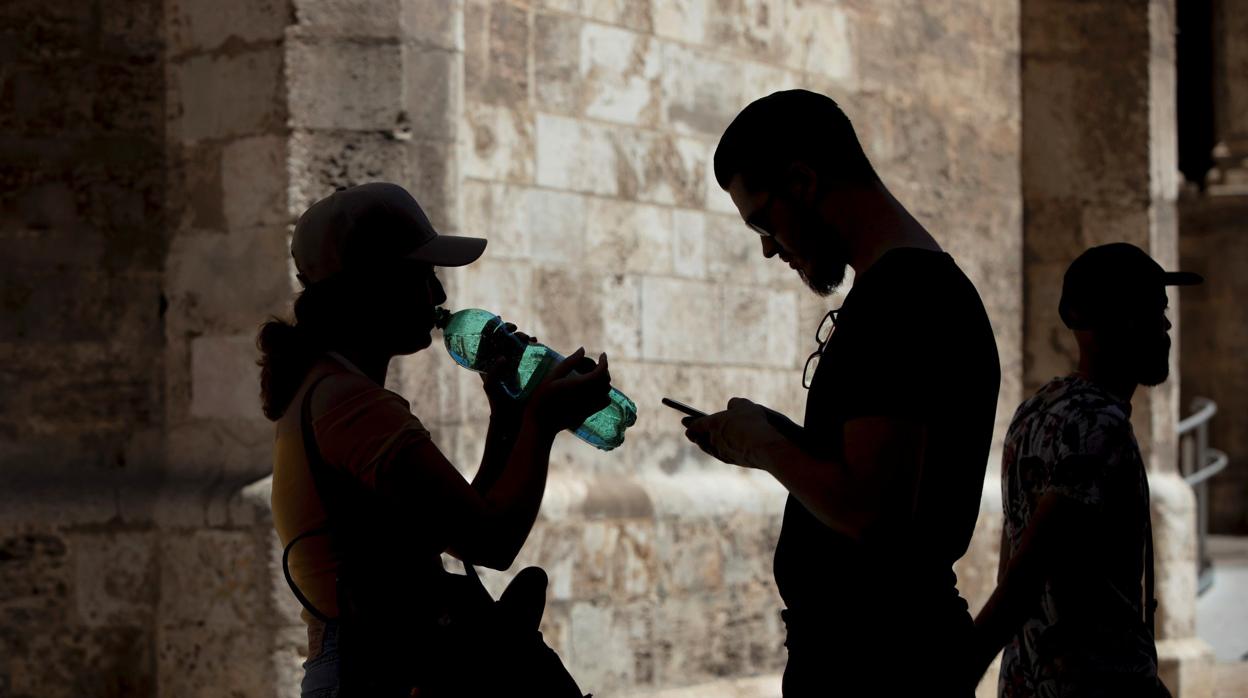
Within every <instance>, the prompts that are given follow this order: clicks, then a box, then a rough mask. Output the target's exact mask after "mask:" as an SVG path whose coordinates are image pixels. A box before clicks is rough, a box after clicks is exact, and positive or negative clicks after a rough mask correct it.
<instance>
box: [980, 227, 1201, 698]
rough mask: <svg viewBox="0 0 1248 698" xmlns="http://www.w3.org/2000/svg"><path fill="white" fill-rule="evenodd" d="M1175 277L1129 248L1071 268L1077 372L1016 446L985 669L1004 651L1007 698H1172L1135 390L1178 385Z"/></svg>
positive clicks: (1013, 436)
mask: <svg viewBox="0 0 1248 698" xmlns="http://www.w3.org/2000/svg"><path fill="white" fill-rule="evenodd" d="M1201 281H1202V279H1201V278H1200V276H1198V275H1196V274H1190V273H1184V272H1167V271H1165V270H1164V269H1162V267H1161V265H1159V264H1157V262H1155V261H1153V260H1152V259H1151V258H1150V257H1149V256H1148V255H1147V254H1146V253H1145V252H1144V251H1143V250H1141V249H1139V248H1138V247H1135V246H1133V245H1129V244H1126V243H1115V244H1110V245H1103V246H1100V247H1094V248H1092V249H1090V250H1087V251H1086V252H1084V253H1083V254H1082V255H1080V257H1079V258H1078V259H1076V260H1075V261H1074V263H1072V264H1071V265H1070V268H1069V269H1068V270H1067V272H1066V277H1065V280H1064V282H1063V285H1062V298H1061V303H1060V306H1059V311H1060V313H1061V317H1062V322H1064V323H1065V324H1066V326H1067V327H1068V328H1070V329H1071V330H1072V331H1073V332H1074V334H1075V338H1076V340H1077V341H1078V344H1079V366H1078V369H1077V370H1076V371H1075V372H1074V373H1072V374H1070V375H1068V376H1063V377H1060V378H1054V379H1053V380H1051V381H1049V383H1048V384H1046V385H1045V386H1044V387H1042V388H1040V390H1039V391H1038V392H1037V393H1036V394H1035V395H1033V396H1032V397H1031V398H1029V399H1028V400H1027V401H1025V402H1024V403H1023V404H1022V406H1021V407H1019V409H1018V412H1017V413H1015V415H1014V420H1013V422H1012V423H1011V424H1010V429H1009V432H1008V433H1007V434H1006V440H1005V451H1004V456H1003V459H1002V464H1001V494H1002V505H1003V509H1004V519H1005V521H1004V526H1003V530H1002V540H1001V567H1000V572H999V574H998V578H997V581H998V586H997V589H996V591H995V592H994V593H993V595H992V597H991V598H990V599H989V601H988V603H987V604H986V605H985V607H984V609H983V611H981V612H980V614H979V617H978V618H976V620H975V625H976V632H977V637H978V643H977V645H978V652H977V654H978V656H977V657H976V661H977V666H978V667H979V668H980V670H981V671H982V669H983V668H984V667H986V666H987V665H988V663H989V662H991V661H992V659H993V657H994V656H995V655H996V653H997V651H998V650H1000V649H1001V648H1002V646H1003V645H1004V655H1003V658H1002V663H1001V677H1000V683H999V693H1000V695H1001V696H1076V695H1077V696H1128V695H1129V696H1168V695H1169V693H1168V692H1167V690H1166V689H1165V687H1164V686H1163V685H1162V684H1161V681H1160V680H1159V679H1158V677H1157V649H1156V644H1155V637H1154V633H1153V611H1154V608H1155V605H1156V604H1155V602H1154V601H1153V560H1152V557H1153V554H1152V527H1151V525H1150V520H1149V491H1148V478H1147V474H1146V471H1145V467H1144V460H1143V458H1142V457H1141V455H1140V448H1139V445H1138V444H1137V443H1136V440H1135V434H1134V432H1133V431H1132V428H1131V397H1132V395H1134V393H1135V391H1136V389H1137V388H1138V387H1139V386H1141V385H1143V386H1154V385H1158V384H1160V383H1162V382H1163V381H1165V380H1166V377H1167V375H1168V373H1169V365H1170V337H1169V330H1170V327H1171V325H1170V321H1169V320H1168V319H1167V318H1166V309H1167V307H1168V299H1167V297H1166V286H1175V285H1190V284H1196V283H1200V282H1201Z"/></svg>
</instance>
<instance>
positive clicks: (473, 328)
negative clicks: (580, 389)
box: [437, 308, 637, 451]
mask: <svg viewBox="0 0 1248 698" xmlns="http://www.w3.org/2000/svg"><path fill="white" fill-rule="evenodd" d="M437 326H438V327H439V328H441V330H442V338H443V341H444V342H445V343H446V351H447V353H449V354H450V355H451V358H452V359H454V360H455V363H457V364H459V365H460V366H463V367H464V368H466V369H469V370H471V371H476V372H478V373H485V372H486V371H487V370H489V368H490V367H491V366H493V365H494V362H495V361H497V359H498V357H500V356H501V357H504V358H506V359H508V360H512V361H516V359H517V357H518V359H519V360H518V361H516V372H515V373H514V374H513V375H509V376H508V377H507V378H506V379H504V381H503V388H504V390H506V391H507V394H508V395H510V396H511V397H513V398H515V399H517V400H524V399H527V398H528V397H529V395H530V394H531V393H532V392H533V390H534V389H536V388H537V386H538V385H540V384H541V382H542V378H543V377H544V376H545V375H546V372H547V371H549V370H550V369H552V368H554V367H555V366H556V365H557V364H558V363H559V362H560V361H562V360H563V359H564V357H563V356H562V355H560V354H559V352H557V351H555V350H553V349H551V348H550V347H548V346H546V345H544V344H535V343H532V342H524V341H522V340H521V339H520V338H518V337H516V336H515V335H514V334H513V333H512V332H511V331H509V330H508V329H507V327H506V326H505V323H504V322H503V320H502V318H500V317H499V316H497V315H495V314H494V313H491V312H489V311H488V310H480V309H478V308H468V309H466V310H460V311H458V312H455V313H452V312H450V311H448V310H446V309H445V308H438V309H437ZM609 397H610V399H611V404H609V405H607V406H606V407H604V408H602V409H601V410H599V411H598V412H595V413H594V414H592V415H590V416H589V418H588V419H586V420H585V421H584V422H583V423H581V425H580V426H579V427H577V428H576V429H575V431H574V433H575V434H576V435H577V436H578V437H580V438H581V440H583V441H585V442H587V443H589V444H591V445H593V446H595V447H597V448H600V449H602V450H604V451H610V450H611V449H613V448H615V447H616V446H619V445H620V444H622V443H624V430H625V429H627V428H629V427H631V426H632V425H633V424H635V423H636V422H637V405H635V404H633V401H632V400H630V399H628V396H626V395H625V394H624V393H621V392H620V391H618V390H616V389H615V388H612V389H611V392H610V393H609Z"/></svg>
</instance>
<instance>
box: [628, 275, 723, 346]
mask: <svg viewBox="0 0 1248 698" xmlns="http://www.w3.org/2000/svg"><path fill="white" fill-rule="evenodd" d="M718 304H719V297H718V294H717V293H716V291H715V287H714V286H713V285H712V284H708V283H704V282H699V281H685V280H677V279H661V278H644V279H643V280H642V285H641V307H642V308H644V309H645V312H644V313H643V316H642V328H641V353H642V356H643V357H645V358H646V359H647V360H656V361H688V362H692V363H705V362H714V361H717V360H718V359H719V352H720V347H721V346H722V345H721V343H720V341H721V340H720V326H719V314H718Z"/></svg>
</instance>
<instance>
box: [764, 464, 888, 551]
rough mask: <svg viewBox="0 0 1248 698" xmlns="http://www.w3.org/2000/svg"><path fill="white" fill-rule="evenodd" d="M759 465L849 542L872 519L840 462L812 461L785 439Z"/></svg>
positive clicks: (863, 497)
mask: <svg viewBox="0 0 1248 698" xmlns="http://www.w3.org/2000/svg"><path fill="white" fill-rule="evenodd" d="M760 460H762V461H764V462H762V463H760V464H759V465H760V466H762V467H763V468H764V469H765V470H767V472H769V473H771V474H772V476H773V477H775V478H776V479H777V480H779V481H780V484H781V485H784V488H785V489H787V490H788V491H789V493H790V494H792V495H793V496H794V497H796V498H797V500H798V501H799V502H801V503H802V506H804V507H806V509H807V510H808V511H810V513H812V514H814V515H815V517H816V518H818V519H819V521H821V522H822V523H823V525H825V526H827V527H828V528H831V529H833V530H835V531H837V532H839V533H842V534H844V535H846V536H849V537H850V538H853V539H856V540H857V539H861V538H862V535H863V533H864V531H865V530H866V529H867V527H868V526H869V524H870V522H871V520H872V516H871V515H870V513H869V511H868V510H867V509H866V508H865V507H864V504H868V502H867V499H868V497H866V496H865V493H864V492H862V491H861V490H862V488H861V487H859V486H858V484H857V483H856V482H855V481H854V480H853V478H852V477H851V476H850V474H849V472H848V469H847V468H846V467H845V464H844V463H840V462H837V461H834V460H823V459H820V458H815V457H813V456H811V455H810V454H808V453H807V452H806V451H804V450H803V449H802V448H801V447H800V446H799V445H798V444H797V443H795V442H793V441H791V440H788V439H785V440H783V441H777V442H776V443H775V444H773V445H771V446H770V447H769V448H768V449H767V453H766V454H765V456H763V457H761V458H760Z"/></svg>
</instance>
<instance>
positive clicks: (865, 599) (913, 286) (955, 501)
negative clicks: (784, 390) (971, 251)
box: [775, 248, 1001, 650]
mask: <svg viewBox="0 0 1248 698" xmlns="http://www.w3.org/2000/svg"><path fill="white" fill-rule="evenodd" d="M1000 382H1001V367H1000V361H999V359H998V356H997V346H996V341H995V340H994V338H993V333H992V327H991V325H990V324H989V321H988V315H987V313H986V312H985V311H984V306H983V303H982V302H981V300H980V298H979V294H978V293H977V292H976V290H975V287H974V286H973V285H972V284H971V282H970V280H969V279H967V278H966V275H965V274H963V273H962V270H961V269H959V268H958V266H957V264H955V263H954V261H953V258H952V257H950V256H949V255H947V254H945V253H943V252H935V251H930V250H923V249H918V248H901V249H894V250H892V251H889V252H887V253H885V254H884V256H882V257H881V258H880V259H879V260H877V261H876V263H875V264H874V265H873V266H871V267H870V268H869V269H867V270H866V271H865V272H864V273H862V274H861V275H860V276H859V277H858V278H857V279H856V280H855V282H854V287H853V289H851V290H850V292H849V294H848V296H847V297H846V298H845V302H844V304H843V305H842V307H841V309H840V312H839V314H838V316H837V325H836V330H835V331H834V332H833V334H832V337H831V339H830V340H829V342H828V345H827V346H826V348H825V349H824V354H823V356H822V357H821V359H820V362H819V367H818V369H817V370H816V373H815V376H814V380H813V383H812V385H811V389H810V394H809V395H808V396H807V403H806V418H805V425H804V426H805V429H804V437H803V441H804V444H803V445H804V446H805V448H807V449H808V450H809V451H810V452H811V453H812V454H814V455H817V456H823V457H825V458H827V459H829V460H833V461H840V460H841V459H842V458H843V447H842V446H843V445H842V438H843V426H844V424H845V423H846V422H848V421H850V420H853V419H855V418H859V417H879V416H898V417H905V418H910V419H914V420H917V421H919V422H921V423H923V424H924V425H926V427H927V433H928V443H927V448H926V451H925V454H926V455H925V461H924V464H923V471H922V473H921V476H920V482H919V487H918V495H917V518H915V519H914V520H912V521H897V518H898V517H893V519H892V520H890V521H887V522H886V523H885V524H883V525H882V526H881V527H879V528H878V529H877V530H876V531H875V532H874V533H873V534H872V536H871V537H870V538H869V539H868V540H866V541H863V542H855V541H852V540H850V539H849V538H847V537H845V536H843V535H841V534H838V533H836V532H834V531H833V530H831V529H829V528H828V527H826V526H824V525H823V524H822V523H820V522H819V521H818V519H816V518H815V517H814V515H813V514H811V513H810V512H809V511H807V510H806V508H805V507H803V506H802V504H801V503H800V502H798V501H797V499H795V498H794V497H792V496H790V497H789V501H788V504H787V506H786V508H785V513H784V525H783V528H782V529H781V532H780V540H779V542H778V543H777V547H776V557H775V575H776V584H777V586H778V587H779V591H780V595H781V597H782V598H783V599H784V602H785V604H786V605H787V606H788V608H789V618H790V627H789V647H790V650H792V649H793V648H794V646H795V644H800V643H801V642H802V638H801V637H800V633H799V634H798V636H797V637H795V632H794V623H793V622H792V620H791V619H793V618H800V619H804V624H805V625H806V627H810V626H811V625H812V624H813V625H815V626H816V627H819V628H820V631H819V633H818V635H819V636H820V638H821V639H820V640H819V642H820V643H821V644H822V643H826V642H834V643H836V644H840V643H844V642H851V643H859V644H861V643H866V644H870V643H871V642H872V641H873V640H877V641H886V640H885V638H895V637H896V634H897V632H898V630H899V629H901V628H921V632H922V633H923V635H924V636H925V637H929V638H940V637H942V636H949V637H952V634H954V633H958V634H963V633H965V631H966V629H967V628H969V625H970V622H971V621H970V616H969V614H968V613H967V606H966V603H965V601H963V600H962V599H961V597H959V596H958V593H957V590H956V578H955V576H954V574H953V569H952V566H953V563H954V561H956V560H957V559H958V558H960V557H962V555H963V554H965V553H966V549H967V546H968V545H969V544H970V539H971V534H972V532H973V531H974V528H975V520H976V518H977V517H978V515H979V501H980V495H981V493H982V489H983V481H984V470H985V468H986V465H987V459H988V450H989V445H990V442H991V440H992V428H993V422H994V421H995V416H996V405H997V392H998V389H999V387H1000ZM827 633H830V634H831V635H832V636H834V637H828V636H827V635H826V634H827ZM960 636H964V635H960ZM807 637H809V636H807ZM838 638H839V639H838ZM889 641H891V640H889Z"/></svg>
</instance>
